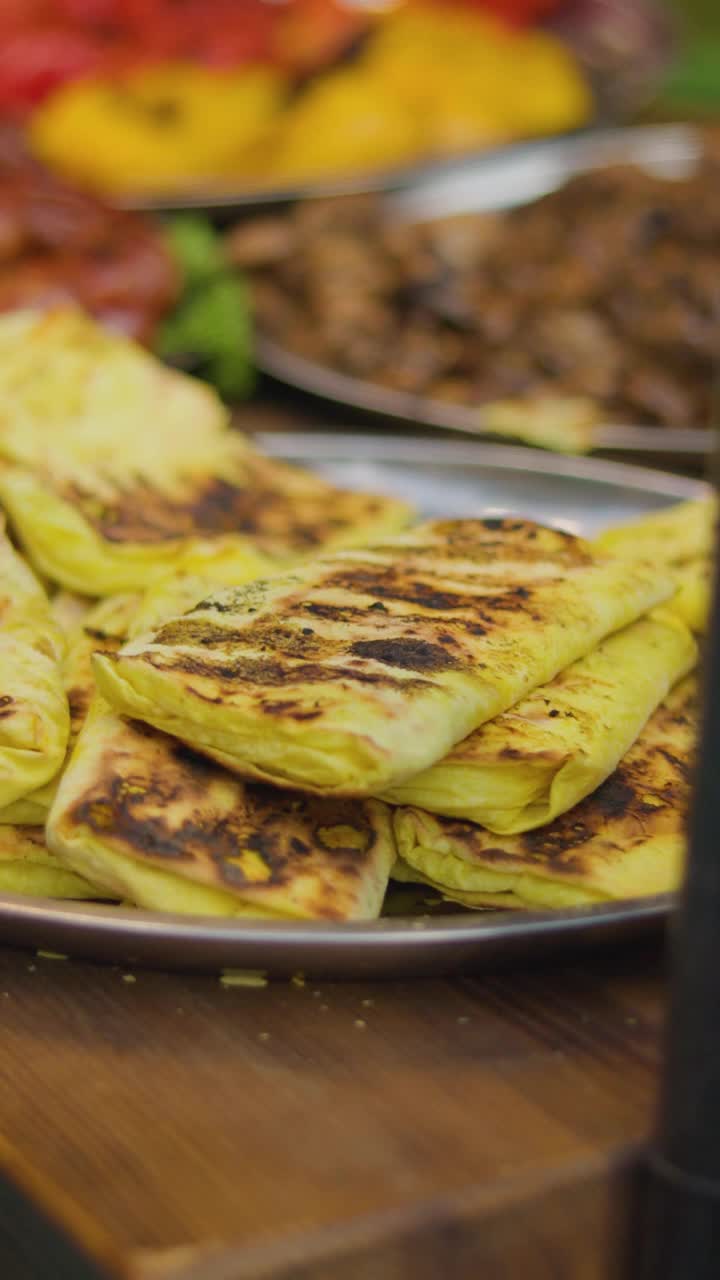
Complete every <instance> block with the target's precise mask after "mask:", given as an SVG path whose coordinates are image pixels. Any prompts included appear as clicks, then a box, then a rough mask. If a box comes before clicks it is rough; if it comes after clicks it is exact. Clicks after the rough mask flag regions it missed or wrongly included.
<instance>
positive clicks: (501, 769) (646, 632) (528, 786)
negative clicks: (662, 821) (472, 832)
mask: <svg viewBox="0 0 720 1280" xmlns="http://www.w3.org/2000/svg"><path fill="white" fill-rule="evenodd" d="M696 661H697V645H696V643H695V641H694V640H693V637H692V635H691V634H690V632H689V631H688V629H687V627H686V626H685V624H684V623H683V622H681V621H680V619H679V618H677V617H675V616H674V615H673V614H672V613H671V612H669V611H668V609H667V608H665V607H661V608H659V609H656V610H654V611H653V612H652V613H651V614H649V615H648V616H647V617H645V618H640V619H639V620H638V621H637V622H633V623H631V624H630V626H629V627H625V628H624V630H623V631H618V632H616V633H615V635H612V636H609V637H608V638H607V639H606V640H604V641H603V642H602V643H601V644H600V645H599V646H598V648H597V649H593V650H592V652H591V653H589V654H588V655H587V657H585V658H580V660H579V661H578V662H574V663H573V664H572V666H570V667H566V669H565V670H564V671H561V672H560V673H559V675H557V676H556V677H555V679H554V680H551V681H550V683H549V684H544V685H540V687H539V688H538V689H535V690H534V691H533V692H532V693H531V694H529V696H528V697H527V698H523V700H522V702H519V703H518V704H517V706H514V707H511V708H510V710H509V711H506V712H504V714H503V715H501V716H498V717H497V718H496V719H495V720H491V721H489V723H488V724H484V725H482V726H481V727H480V728H479V729H476V730H475V732H474V733H471V734H470V737H469V738H465V739H464V741H463V742H459V743H458V744H457V746H456V747H454V748H453V750H452V751H451V752H450V754H449V755H447V756H446V757H445V759H444V760H440V761H439V762H438V763H437V764H436V765H433V766H432V768H430V769H426V770H425V772H424V773H420V774H418V775H417V777H415V778H411V779H410V780H409V782H406V783H405V784H404V785H401V786H399V787H395V788H393V790H392V791H389V792H388V793H386V795H385V799H386V800H389V801H390V802H391V803H392V804H409V805H419V806H420V807H421V808H423V809H429V810H430V811H431V812H432V813H440V814H443V815H444V816H445V817H450V818H467V819H468V820H469V821H470V822H477V823H480V825H481V826H485V827H489V828H490V830H491V831H495V832H500V833H505V834H510V833H512V832H519V831H531V830H532V829H533V828H535V827H541V826H544V825H545V824H546V823H548V822H551V821H552V819H553V818H556V817H557V816H558V814H561V813H565V812H566V810H568V809H571V808H572V807H573V805H575V804H578V802H579V801H580V800H582V799H583V797H584V796H586V795H589V793H590V792H591V791H594V790H595V788H596V787H598V786H599V785H600V783H601V782H603V781H604V779H605V778H607V777H608V775H609V774H611V773H612V771H613V769H614V768H615V767H616V766H617V764H618V763H619V761H620V760H621V759H622V757H623V756H624V755H625V752H626V751H628V750H629V748H630V747H631V746H632V744H633V742H634V741H635V739H636V738H637V736H638V734H639V733H640V732H641V731H642V728H643V726H644V725H645V723H646V722H647V719H648V717H649V716H650V715H651V714H652V712H653V711H654V710H655V708H656V707H657V705H658V703H660V702H662V700H663V698H664V697H666V696H667V694H668V692H669V690H670V689H671V687H672V686H673V685H674V684H676V682H677V681H678V680H679V679H681V677H682V676H684V675H687V673H688V672H689V671H690V670H691V669H692V668H693V667H694V666H695V663H696Z"/></svg>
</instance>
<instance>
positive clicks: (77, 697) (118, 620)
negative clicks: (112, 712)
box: [0, 595, 138, 826]
mask: <svg viewBox="0 0 720 1280" xmlns="http://www.w3.org/2000/svg"><path fill="white" fill-rule="evenodd" d="M137 601H138V597H137V596H133V595H125V596H113V597H111V599H109V600H101V601H100V603H99V604H94V605H93V606H92V607H90V608H87V607H86V608H85V610H84V616H83V617H82V620H81V621H75V622H72V621H71V622H70V625H69V627H68V629H67V631H66V633H65V639H66V651H65V656H64V659H63V662H62V667H61V670H62V682H63V687H64V689H65V694H66V697H67V702H68V708H69V711H70V735H69V738H68V747H67V749H68V753H69V750H70V748H71V747H72V745H73V743H74V742H75V739H76V738H77V735H78V734H79V732H80V730H81V728H82V726H83V723H84V721H85V716H86V715H87V712H88V708H89V706H90V701H91V699H92V696H93V692H94V690H95V679H94V677H93V673H92V655H93V653H96V652H103V653H106V652H108V651H113V652H114V651H115V650H116V649H119V648H120V645H121V644H122V642H123V640H124V639H125V637H126V636H127V635H128V627H129V623H130V619H131V618H132V616H133V615H134V613H135V610H136V608H137ZM59 776H60V775H59V772H58V773H56V775H55V777H53V778H51V779H50V781H49V782H46V783H45V785H44V786H42V787H38V788H36V789H35V790H34V791H32V792H30V793H29V794H28V795H26V796H24V797H23V798H22V799H20V800H16V801H15V802H14V803H13V804H10V805H6V806H5V807H4V808H3V809H0V823H17V824H21V825H26V824H27V825H31V826H35V825H39V824H41V823H44V822H45V819H46V817H47V814H48V810H49V808H50V805H51V804H52V801H53V797H54V795H55V791H56V788H57V784H58V781H59Z"/></svg>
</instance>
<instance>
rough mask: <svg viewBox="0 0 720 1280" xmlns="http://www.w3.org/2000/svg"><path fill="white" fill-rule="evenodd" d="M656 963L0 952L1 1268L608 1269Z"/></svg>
mask: <svg viewBox="0 0 720 1280" xmlns="http://www.w3.org/2000/svg"><path fill="white" fill-rule="evenodd" d="M662 970H663V958H662V947H661V944H660V942H659V941H658V943H654V942H653V943H649V944H648V943H644V944H642V945H635V946H631V947H624V948H623V949H622V950H619V951H618V950H614V951H609V950H607V949H605V950H598V951H594V952H590V953H587V952H584V953H583V954H582V955H579V956H577V957H573V956H565V958H564V959H562V960H557V961H555V962H554V963H544V964H542V965H538V966H526V967H524V968H522V969H515V970H512V971H507V972H502V973H497V974H489V975H484V976H466V977H458V978H456V979H452V980H437V981H420V980H418V981H416V982H407V983H398V982H388V983H373V984H367V983H346V984H340V983H337V984H333V983H322V984H315V983H312V982H310V981H308V982H307V983H306V984H305V985H304V986H303V985H298V984H295V983H288V982H276V983H271V984H269V985H267V986H265V987H259V988H247V987H231V988H227V987H224V986H223V985H221V983H220V981H219V979H217V978H214V977H212V976H201V975H178V974H165V973H160V972H151V971H139V970H138V971H135V972H133V973H128V972H123V971H122V970H121V969H117V968H111V967H103V966H100V965H89V964H81V963H75V962H73V961H62V960H53V959H45V958H43V957H40V956H37V955H34V954H28V953H24V952H15V951H11V950H9V949H8V950H5V951H1V950H0V1015H1V1018H2V1033H1V1036H0V1085H1V1087H0V1180H1V1181H2V1188H1V1190H0V1259H1V1260H2V1261H3V1265H2V1266H0V1275H2V1277H3V1280H45V1278H46V1277H47V1280H100V1278H102V1280H117V1277H125V1278H126V1280H270V1278H272V1280H401V1278H402V1280H406V1278H407V1280H409V1278H410V1277H413V1280H416V1278H419V1280H426V1278H427V1280H430V1278H431V1277H432V1278H433V1280H434V1278H435V1277H438V1276H443V1277H449V1278H450V1280H470V1278H471V1277H472V1280H476V1277H479V1276H481V1277H482V1278H483V1280H485V1278H486V1277H489V1278H490V1280H494V1277H510V1278H511V1280H515V1277H518V1280H525V1277H529V1278H534V1277H538V1278H539V1280H550V1277H553V1278H555V1277H567V1280H600V1277H605V1276H610V1275H612V1276H613V1280H618V1278H619V1272H618V1263H617V1261H616V1260H614V1258H613V1252H612V1251H613V1250H616V1249H617V1248H618V1247H619V1245H618V1241H619V1240H620V1239H621V1237H622V1232H623V1230H624V1224H623V1221H622V1215H623V1213H624V1211H625V1209H626V1207H627V1204H628V1202H629V1196H630V1189H631V1176H632V1166H633V1155H634V1152H635V1149H636V1146H637V1144H638V1143H640V1142H642V1141H643V1139H644V1138H645V1137H646V1135H647V1133H648V1130H649V1127H650V1125H651V1123H652V1114H653V1107H654V1098H655V1092H656V1082H657V1074H658V1061H659V1055H660V1052H661V1024H662V1018H663V1007H664V981H663V972H662ZM608 1268H610V1269H608Z"/></svg>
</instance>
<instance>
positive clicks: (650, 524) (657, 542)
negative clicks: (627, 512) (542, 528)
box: [594, 497, 717, 565]
mask: <svg viewBox="0 0 720 1280" xmlns="http://www.w3.org/2000/svg"><path fill="white" fill-rule="evenodd" d="M716 520H717V501H716V499H715V497H707V498H693V499H691V500H690V501H689V502H676V503H674V504H673V505H672V506H669V507H663V508H662V509H661V510H660V511H651V512H650V513H649V514H648V515H645V516H642V517H640V518H638V519H637V520H632V521H630V522H629V523H628V524H622V525H615V526H613V527H612V528H610V529H606V530H605V531H604V532H603V533H601V534H599V535H598V537H597V538H596V539H595V544H594V545H595V546H596V547H600V548H601V549H602V550H603V551H609V552H611V553H612V554H613V555H632V556H645V557H646V558H647V559H649V560H655V561H659V562H660V563H661V564H665V565H682V564H686V563H688V561H691V560H699V559H702V558H704V557H708V556H711V555H712V553H713V550H714V544H715V522H716Z"/></svg>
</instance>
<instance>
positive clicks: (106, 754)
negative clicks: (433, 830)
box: [47, 695, 395, 920]
mask: <svg viewBox="0 0 720 1280" xmlns="http://www.w3.org/2000/svg"><path fill="white" fill-rule="evenodd" d="M47 839H48V843H49V845H50V848H51V849H53V850H54V852H55V853H56V854H57V855H58V857H59V858H60V859H61V860H62V862H63V864H64V865H65V866H67V867H70V868H72V869H73V870H74V871H76V872H77V873H78V874H79V875H81V876H84V877H86V878H87V879H88V880H89V881H90V882H91V883H92V884H93V885H95V886H96V887H97V889H98V891H102V890H104V891H105V892H107V893H109V894H111V895H116V896H119V897H121V898H123V899H125V900H127V901H129V902H133V903H135V904H136V905H138V906H141V907H146V908H150V909H154V910H160V911H171V912H181V913H190V914H197V915H220V916H265V917H269V918H301V919H328V920H354V919H372V918H374V917H375V916H377V915H379V913H380V908H381V906H382V902H383V898H384V896H385V890H386V888H387V883H388V879H389V875H390V868H391V866H392V865H393V862H394V860H395V843H394V839H393V835H392V824H391V821H390V811H389V809H388V808H387V806H386V805H384V804H382V802H381V801H379V800H337V799H330V800H327V799H322V800H321V799H317V798H314V797H308V796H299V795H296V794H293V793H292V792H277V791H274V790H273V789H272V788H270V787H265V786H261V785H259V784H257V783H244V782H242V781H241V780H240V779H239V778H236V777H234V776H233V775H232V774H230V773H228V772H227V771H226V770H225V769H222V768H221V767H220V766H218V765H216V764H213V763H212V762H211V761H209V760H207V759H205V758H203V757H201V756H196V755H194V753H193V752H191V751H189V750H188V749H187V748H186V747H184V746H183V745H182V744H181V743H179V742H177V741H176V740H175V739H172V738H169V737H168V736H167V735H166V734H163V733H159V732H157V731H156V730H154V729H150V728H148V727H147V726H146V725H142V724H139V723H137V722H133V721H129V720H124V719H122V718H121V717H119V716H117V715H116V714H115V713H114V712H113V711H111V709H110V708H109V707H108V706H107V703H105V702H104V700H103V699H102V698H100V697H99V696H97V695H96V697H95V698H94V700H93V702H92V705H91V708H90V712H89V714H88V717H87V720H86V723H85V726H84V728H83V730H82V732H81V734H80V737H79V739H78V742H77V744H76V746H75V750H74V752H73V755H72V759H71V761H70V764H69V766H68V768H67V770H66V772H65V774H64V775H63V778H62V780H61V782H60V785H59V788H58V793H57V796H56V799H55V802H54V804H53V807H52V810H51V813H50V816H49V819H48V823H47Z"/></svg>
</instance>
